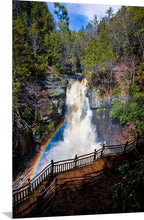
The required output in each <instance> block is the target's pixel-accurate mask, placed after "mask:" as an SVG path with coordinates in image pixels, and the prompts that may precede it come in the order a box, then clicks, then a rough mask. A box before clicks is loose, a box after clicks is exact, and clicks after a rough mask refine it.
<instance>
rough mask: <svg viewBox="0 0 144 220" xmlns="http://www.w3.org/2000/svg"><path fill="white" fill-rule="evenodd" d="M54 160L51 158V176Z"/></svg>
mask: <svg viewBox="0 0 144 220" xmlns="http://www.w3.org/2000/svg"><path fill="white" fill-rule="evenodd" d="M53 168H54V162H53V160H51V176H52V177H53Z"/></svg>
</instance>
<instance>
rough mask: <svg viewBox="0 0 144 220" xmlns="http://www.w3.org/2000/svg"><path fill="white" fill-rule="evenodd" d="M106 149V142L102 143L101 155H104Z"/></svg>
mask: <svg viewBox="0 0 144 220" xmlns="http://www.w3.org/2000/svg"><path fill="white" fill-rule="evenodd" d="M104 149H105V144H104V143H103V144H102V151H101V157H102V156H103V151H104Z"/></svg>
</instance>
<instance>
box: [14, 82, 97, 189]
mask: <svg viewBox="0 0 144 220" xmlns="http://www.w3.org/2000/svg"><path fill="white" fill-rule="evenodd" d="M86 83H87V81H86V79H83V80H82V82H79V81H71V82H70V83H69V85H68V86H67V97H66V105H67V113H66V120H67V125H66V127H65V129H64V134H63V139H64V140H63V141H57V142H53V143H51V148H50V149H49V150H48V151H46V152H45V155H44V156H43V158H42V160H41V161H40V164H38V167H37V169H36V172H35V175H36V174H38V173H39V172H40V171H41V170H42V169H43V168H45V167H46V166H47V165H48V164H49V163H50V162H51V160H52V159H53V160H54V161H55V162H56V161H59V160H63V159H72V158H74V157H75V154H77V156H79V155H83V154H87V153H90V152H92V151H94V149H96V150H98V149H99V148H100V144H99V143H97V137H96V130H95V128H94V127H93V125H92V122H91V119H92V111H91V110H90V106H89V101H88V98H87V97H86V88H87V87H86ZM27 172H28V173H27ZM27 175H29V171H27V170H26V173H25V174H24V175H22V176H20V177H19V178H18V179H17V180H16V181H15V183H14V187H16V188H17V187H20V186H21V185H22V184H23V183H24V182H25V179H26V178H24V179H23V176H27ZM22 179H23V180H22ZM26 181H27V179H26Z"/></svg>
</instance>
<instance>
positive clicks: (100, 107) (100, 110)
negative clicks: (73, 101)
mask: <svg viewBox="0 0 144 220" xmlns="http://www.w3.org/2000/svg"><path fill="white" fill-rule="evenodd" d="M102 110H103V107H102V105H99V106H98V107H97V110H96V112H97V113H98V114H100V113H101V112H102Z"/></svg>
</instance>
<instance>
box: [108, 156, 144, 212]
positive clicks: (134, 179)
mask: <svg viewBox="0 0 144 220" xmlns="http://www.w3.org/2000/svg"><path fill="white" fill-rule="evenodd" d="M118 171H119V172H120V173H121V175H122V181H121V182H120V183H118V184H116V185H114V186H113V187H112V188H113V203H114V205H115V206H118V207H119V209H120V211H121V212H137V211H139V212H142V211H143V209H144V197H143V190H144V178H143V176H144V156H143V155H142V156H139V158H138V159H137V160H136V161H135V162H134V163H133V164H131V165H130V164H129V163H128V162H127V163H125V164H123V165H122V166H120V167H119V168H118Z"/></svg>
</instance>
